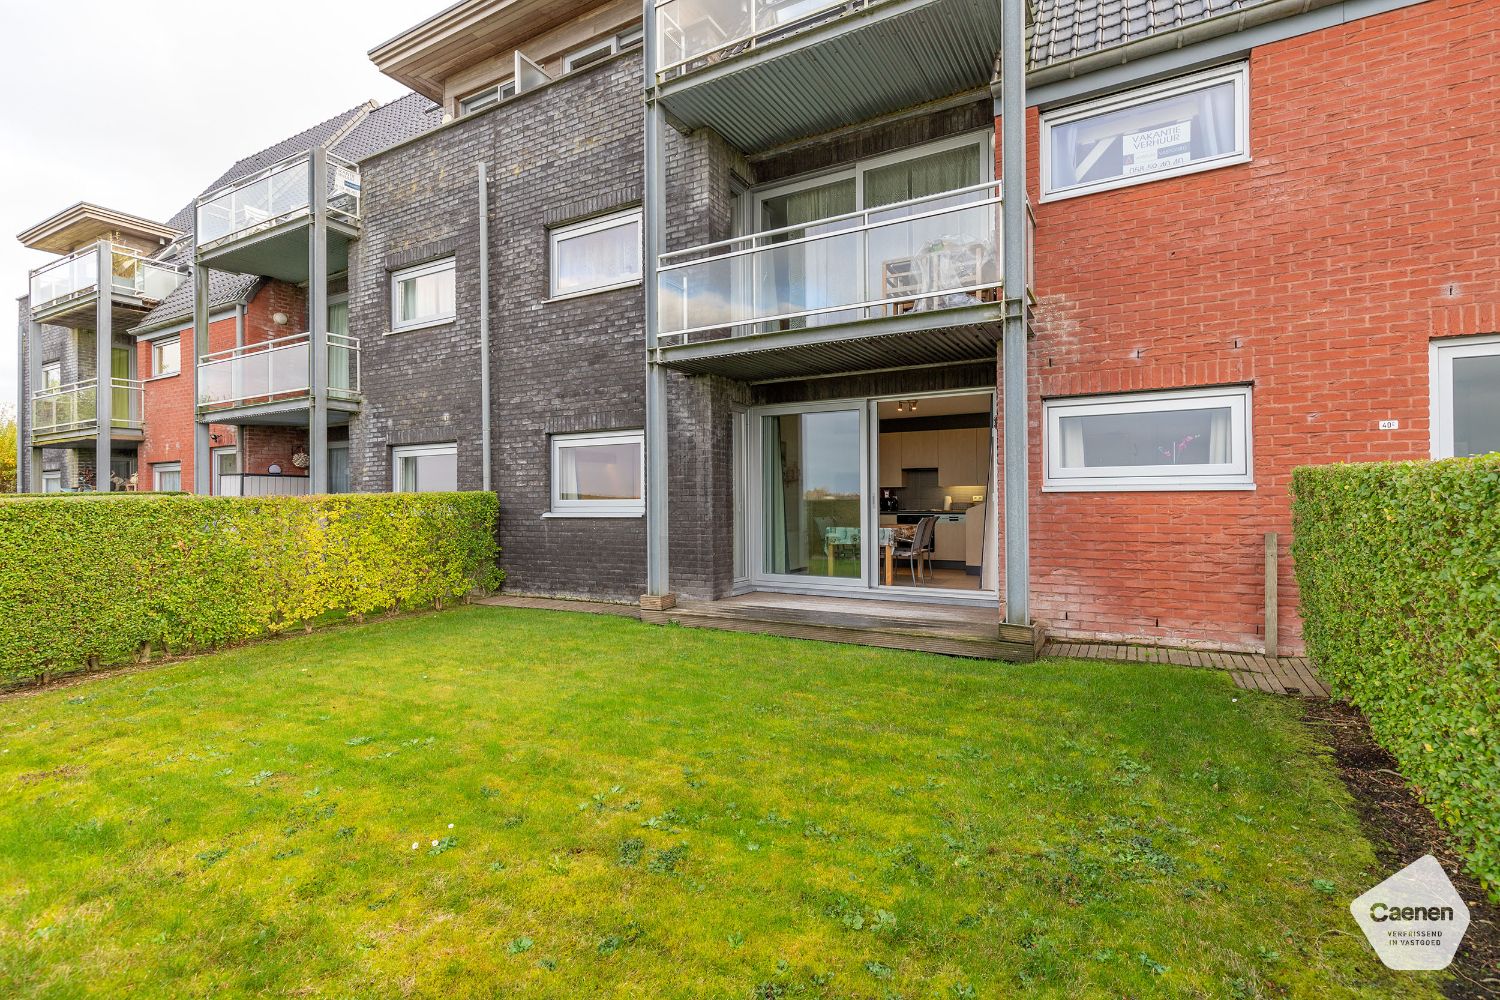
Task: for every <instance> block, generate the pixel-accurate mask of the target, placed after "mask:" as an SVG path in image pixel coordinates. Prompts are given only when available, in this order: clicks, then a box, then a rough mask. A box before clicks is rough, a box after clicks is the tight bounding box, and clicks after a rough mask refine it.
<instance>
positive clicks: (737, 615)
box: [641, 593, 1041, 662]
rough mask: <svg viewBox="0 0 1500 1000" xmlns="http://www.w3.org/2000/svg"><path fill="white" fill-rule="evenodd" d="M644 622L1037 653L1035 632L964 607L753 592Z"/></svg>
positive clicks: (985, 653) (979, 653)
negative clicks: (1002, 622) (1011, 625)
mask: <svg viewBox="0 0 1500 1000" xmlns="http://www.w3.org/2000/svg"><path fill="white" fill-rule="evenodd" d="M641 619H642V620H643V621H648V622H656V623H665V622H673V623H675V624H678V625H686V626H688V627H690V628H717V629H726V630H728V631H732V632H759V633H763V634H767V635H781V636H788V637H790V638H794V639H819V640H822V641H825V642H844V643H853V644H856V645H861V646H878V647H882V648H885V649H911V650H917V651H920V652H927V653H941V654H944V655H946V656H967V657H974V658H976V659H981V660H1012V661H1017V662H1030V661H1031V660H1034V659H1036V658H1037V655H1038V653H1039V652H1040V648H1041V643H1040V642H1039V641H1038V640H1037V633H1036V630H1033V629H1007V627H1006V626H1003V625H1002V624H1001V623H1000V616H999V611H998V609H996V608H993V607H977V606H969V605H955V604H923V603H917V602H907V601H874V600H859V599H856V598H848V597H811V596H803V595H797V594H769V593H755V594H744V595H742V596H740V597H730V598H725V599H724V600H719V601H683V602H680V603H679V604H677V605H676V606H675V607H671V608H667V609H664V610H661V611H652V610H646V611H643V612H642V613H641Z"/></svg>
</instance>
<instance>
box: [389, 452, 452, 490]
mask: <svg viewBox="0 0 1500 1000" xmlns="http://www.w3.org/2000/svg"><path fill="white" fill-rule="evenodd" d="M432 455H452V456H453V457H454V459H455V460H457V458H458V442H457V441H447V442H444V443H443V444H404V445H399V446H398V447H395V448H392V449H391V492H392V493H405V492H406V490H403V489H402V488H401V460H402V459H403V458H422V457H424V456H432ZM419 492H420V491H419Z"/></svg>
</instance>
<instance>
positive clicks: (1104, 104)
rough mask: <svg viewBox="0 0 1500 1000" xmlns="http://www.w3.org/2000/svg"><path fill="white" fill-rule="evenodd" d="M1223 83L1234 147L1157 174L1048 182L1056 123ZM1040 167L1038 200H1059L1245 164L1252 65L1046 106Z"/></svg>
mask: <svg viewBox="0 0 1500 1000" xmlns="http://www.w3.org/2000/svg"><path fill="white" fill-rule="evenodd" d="M1225 82H1232V83H1233V84H1234V119H1235V147H1236V149H1235V151H1234V152H1231V153H1225V154H1223V155H1221V156H1215V157H1212V158H1210V159H1206V160H1198V161H1197V162H1195V163H1189V164H1186V165H1184V166H1181V167H1174V168H1171V169H1168V170H1162V171H1160V172H1157V173H1149V174H1138V175H1136V176H1134V177H1115V178H1112V179H1110V180H1105V181H1097V182H1094V183H1091V184H1076V185H1073V186H1072V187H1066V188H1058V189H1054V188H1053V187H1052V130H1053V129H1054V128H1056V127H1058V126H1059V125H1070V124H1072V123H1073V122H1076V121H1079V120H1081V119H1085V118H1094V117H1097V116H1099V115H1102V114H1108V113H1109V112H1112V111H1121V110H1123V109H1125V108H1133V107H1139V106H1140V105H1143V104H1150V103H1152V102H1153V101H1159V100H1163V99H1166V98H1170V97H1180V96H1182V95H1183V94H1190V93H1193V92H1194V91H1198V90H1207V89H1208V88H1210V87H1214V86H1218V85H1219V84H1222V83H1225ZM1040 146H1041V150H1040V152H1041V170H1042V182H1041V183H1042V201H1043V202H1048V201H1062V200H1064V199H1066V198H1081V197H1083V196H1084V195H1088V194H1095V193H1097V192H1100V191H1112V190H1114V189H1115V188H1122V187H1132V186H1134V185H1136V184H1149V183H1150V182H1152V181H1160V180H1166V179H1167V178H1169V177H1183V176H1186V175H1188V174H1197V173H1202V172H1203V171H1205V170H1217V169H1219V168H1220V167H1228V166H1233V165H1234V164H1236V163H1248V162H1249V161H1250V67H1249V64H1247V63H1243V62H1240V63H1234V64H1232V65H1229V66H1219V67H1216V68H1214V69H1211V70H1205V71H1204V72H1201V73H1194V74H1192V75H1191V76H1183V77H1178V78H1176V79H1173V80H1167V81H1165V82H1162V83H1158V84H1154V85H1152V86H1149V87H1139V88H1135V89H1132V90H1127V91H1124V92H1121V93H1117V94H1110V95H1109V96H1107V97H1100V98H1096V99H1094V100H1092V101H1086V102H1084V103H1082V104H1074V105H1070V106H1068V107H1065V108H1057V109H1054V110H1052V111H1045V112H1043V113H1042V116H1041V141H1040Z"/></svg>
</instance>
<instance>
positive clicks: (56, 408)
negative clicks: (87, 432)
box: [31, 379, 96, 434]
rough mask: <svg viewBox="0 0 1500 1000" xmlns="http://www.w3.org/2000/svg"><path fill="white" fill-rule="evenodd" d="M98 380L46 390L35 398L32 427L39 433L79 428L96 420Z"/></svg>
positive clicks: (33, 399) (32, 407) (32, 405)
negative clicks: (96, 382)
mask: <svg viewBox="0 0 1500 1000" xmlns="http://www.w3.org/2000/svg"><path fill="white" fill-rule="evenodd" d="M94 393H95V389H94V381H93V380H92V379H90V380H88V381H86V382H75V383H72V384H70V385H64V386H57V387H55V388H52V389H44V390H43V391H41V392H39V393H37V394H36V395H35V396H34V397H33V398H32V401H31V420H32V424H31V426H32V430H33V431H34V432H35V433H38V434H47V433H54V432H58V431H69V430H77V429H80V428H83V427H88V426H90V425H92V424H93V423H94V421H95V416H96V409H95V406H94Z"/></svg>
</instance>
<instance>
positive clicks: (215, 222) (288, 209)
mask: <svg viewBox="0 0 1500 1000" xmlns="http://www.w3.org/2000/svg"><path fill="white" fill-rule="evenodd" d="M308 169H309V165H308V161H307V160H306V159H303V160H298V161H296V162H294V163H289V164H287V165H285V166H280V167H276V168H274V169H273V170H271V171H270V172H269V173H267V174H265V175H263V176H261V177H258V178H256V179H255V180H251V181H246V182H245V183H243V184H239V185H236V186H235V187H232V188H230V189H228V190H226V191H222V192H220V193H219V194H217V195H214V196H213V197H211V198H209V199H207V200H205V201H203V202H200V203H199V205H198V242H199V244H200V245H205V244H209V243H214V242H217V241H219V240H221V239H224V238H225V237H227V236H232V235H234V234H236V233H242V232H245V231H247V230H252V229H256V228H259V227H261V226H263V225H268V224H270V223H272V222H275V221H276V220H279V219H281V218H283V217H285V216H289V215H292V214H294V213H296V212H298V211H302V210H304V209H306V208H307V198H308Z"/></svg>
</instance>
